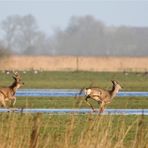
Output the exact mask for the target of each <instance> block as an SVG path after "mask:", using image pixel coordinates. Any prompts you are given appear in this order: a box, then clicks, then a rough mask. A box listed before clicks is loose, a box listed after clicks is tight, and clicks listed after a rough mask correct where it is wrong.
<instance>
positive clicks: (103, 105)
mask: <svg viewBox="0 0 148 148" xmlns="http://www.w3.org/2000/svg"><path fill="white" fill-rule="evenodd" d="M104 107H105V103H104V102H101V104H100V108H99V113H102V112H103V111H104Z"/></svg>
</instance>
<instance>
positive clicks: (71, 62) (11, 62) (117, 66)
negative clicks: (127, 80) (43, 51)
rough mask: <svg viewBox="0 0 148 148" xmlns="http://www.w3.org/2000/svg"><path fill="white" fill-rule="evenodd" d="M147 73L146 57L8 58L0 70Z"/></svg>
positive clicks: (1, 60)
mask: <svg viewBox="0 0 148 148" xmlns="http://www.w3.org/2000/svg"><path fill="white" fill-rule="evenodd" d="M31 69H35V70H46V71H76V70H80V71H132V72H133V71H141V72H143V71H144V72H145V71H148V57H99V56H98V57H97V56H96V57H76V56H10V57H5V58H1V59H0V70H31Z"/></svg>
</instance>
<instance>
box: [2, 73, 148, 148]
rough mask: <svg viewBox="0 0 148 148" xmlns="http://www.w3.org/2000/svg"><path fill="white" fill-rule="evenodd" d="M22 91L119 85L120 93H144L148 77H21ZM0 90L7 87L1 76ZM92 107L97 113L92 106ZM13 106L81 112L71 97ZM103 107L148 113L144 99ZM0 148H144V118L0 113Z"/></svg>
mask: <svg viewBox="0 0 148 148" xmlns="http://www.w3.org/2000/svg"><path fill="white" fill-rule="evenodd" d="M20 73H21V75H22V79H23V81H24V82H25V86H24V87H23V88H47V89H48V88H59V89H60V88H78V89H80V88H82V87H88V86H90V85H93V86H99V87H102V88H106V89H110V88H111V85H112V84H111V82H110V80H112V79H114V80H118V81H119V83H120V84H121V85H122V86H123V88H124V91H148V75H147V73H106V72H100V73H99V72H38V73H37V74H34V71H30V72H27V73H25V74H24V73H23V72H20ZM0 78H1V79H0V85H1V86H7V85H9V84H10V83H11V82H12V78H11V76H10V75H6V74H4V73H2V72H1V73H0ZM92 103H93V105H94V106H95V107H96V108H98V105H97V103H96V102H94V101H92ZM15 107H29V108H86V107H88V106H87V105H86V104H85V102H83V99H82V98H80V99H79V100H78V99H75V98H73V97H64V98H63V99H59V98H58V97H56V98H54V97H17V102H16V106H15ZM107 108H148V98H147V97H140V98H139V97H116V98H115V99H114V100H113V102H112V103H111V104H110V105H108V106H107ZM0 119H1V122H0V133H1V134H0V144H1V146H0V147H1V148H7V147H8V148H16V147H17V148H83V147H86V148H94V147H95V148H104V146H105V148H127V147H129V148H147V147H148V117H147V116H143V115H141V116H132V115H130V116H117V115H116V116H114V115H108V116H107V115H104V116H101V115H100V116H99V115H92V114H88V115H72V114H71V115H52V114H22V113H1V114H0Z"/></svg>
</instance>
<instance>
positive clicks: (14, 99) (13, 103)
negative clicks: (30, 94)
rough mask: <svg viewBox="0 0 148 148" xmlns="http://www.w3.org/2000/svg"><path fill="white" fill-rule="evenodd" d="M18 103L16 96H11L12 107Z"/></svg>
mask: <svg viewBox="0 0 148 148" xmlns="http://www.w3.org/2000/svg"><path fill="white" fill-rule="evenodd" d="M15 103H16V97H15V96H13V98H11V107H13V106H14V105H15Z"/></svg>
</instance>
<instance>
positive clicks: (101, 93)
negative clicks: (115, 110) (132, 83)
mask: <svg viewBox="0 0 148 148" xmlns="http://www.w3.org/2000/svg"><path fill="white" fill-rule="evenodd" d="M112 83H113V86H112V89H111V90H105V89H101V88H98V87H90V88H84V89H83V90H84V93H85V101H86V103H87V104H88V105H89V106H90V107H91V108H92V110H93V111H95V109H94V107H93V106H92V105H91V104H90V103H89V102H88V99H89V98H91V99H93V100H95V101H97V102H98V104H100V108H99V113H102V112H103V111H104V107H105V105H106V104H109V103H111V101H112V99H113V98H114V97H115V96H116V94H117V93H118V91H119V90H120V89H121V86H120V85H119V84H118V83H117V82H116V81H112ZM81 92H82V90H81Z"/></svg>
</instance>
